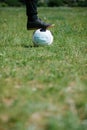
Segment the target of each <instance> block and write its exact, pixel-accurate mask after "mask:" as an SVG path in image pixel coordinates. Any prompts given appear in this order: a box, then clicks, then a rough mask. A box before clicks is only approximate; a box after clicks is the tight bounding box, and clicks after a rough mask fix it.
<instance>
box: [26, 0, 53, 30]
mask: <svg viewBox="0 0 87 130" xmlns="http://www.w3.org/2000/svg"><path fill="white" fill-rule="evenodd" d="M37 1H38V0H25V2H26V14H27V17H28V19H27V29H28V30H32V29H39V28H42V29H44V30H46V28H48V27H51V26H52V25H51V24H47V23H45V22H43V21H41V20H40V19H39V18H38V16H37Z"/></svg>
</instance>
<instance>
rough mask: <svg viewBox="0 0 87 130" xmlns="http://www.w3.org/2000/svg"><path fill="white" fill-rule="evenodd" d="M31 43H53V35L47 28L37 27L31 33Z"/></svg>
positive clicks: (41, 44)
mask: <svg viewBox="0 0 87 130" xmlns="http://www.w3.org/2000/svg"><path fill="white" fill-rule="evenodd" d="M33 43H34V45H36V46H39V45H40V46H45V45H51V44H52V43H53V35H52V33H51V32H50V31H49V30H41V29H38V30H36V31H35V32H34V34H33Z"/></svg>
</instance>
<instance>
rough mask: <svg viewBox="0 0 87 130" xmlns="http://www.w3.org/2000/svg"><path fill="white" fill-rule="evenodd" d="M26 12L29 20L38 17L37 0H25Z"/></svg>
mask: <svg viewBox="0 0 87 130" xmlns="http://www.w3.org/2000/svg"><path fill="white" fill-rule="evenodd" d="M25 2H26V14H27V17H28V20H29V21H33V20H35V19H37V0H25Z"/></svg>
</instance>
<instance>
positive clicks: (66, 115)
mask: <svg viewBox="0 0 87 130" xmlns="http://www.w3.org/2000/svg"><path fill="white" fill-rule="evenodd" d="M38 12H39V17H40V18H42V19H43V20H46V21H47V22H50V23H54V24H55V25H56V26H55V28H53V29H51V32H52V33H53V35H54V42H53V44H52V45H51V46H45V47H33V43H32V34H33V31H27V30H26V15H25V9H24V8H0V130H86V129H87V9H86V8H63V7H61V8H39V9H38Z"/></svg>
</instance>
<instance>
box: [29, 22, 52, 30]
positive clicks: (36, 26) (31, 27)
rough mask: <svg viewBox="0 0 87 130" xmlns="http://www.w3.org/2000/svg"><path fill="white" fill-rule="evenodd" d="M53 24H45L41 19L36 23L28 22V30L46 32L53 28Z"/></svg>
mask: <svg viewBox="0 0 87 130" xmlns="http://www.w3.org/2000/svg"><path fill="white" fill-rule="evenodd" d="M52 26H53V25H52V24H48V23H45V22H43V21H41V20H40V19H36V20H35V21H28V22H27V30H35V29H39V28H41V29H43V30H46V29H47V28H49V27H52Z"/></svg>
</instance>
